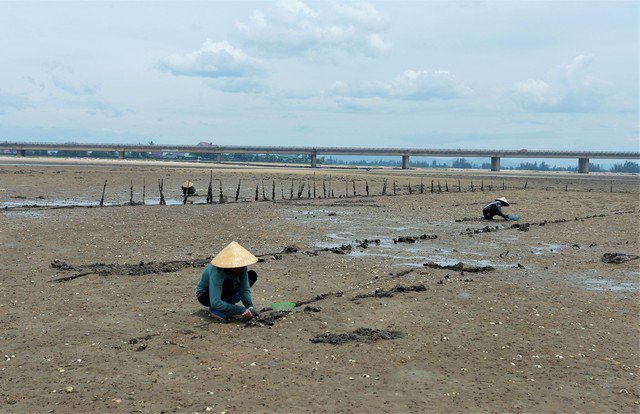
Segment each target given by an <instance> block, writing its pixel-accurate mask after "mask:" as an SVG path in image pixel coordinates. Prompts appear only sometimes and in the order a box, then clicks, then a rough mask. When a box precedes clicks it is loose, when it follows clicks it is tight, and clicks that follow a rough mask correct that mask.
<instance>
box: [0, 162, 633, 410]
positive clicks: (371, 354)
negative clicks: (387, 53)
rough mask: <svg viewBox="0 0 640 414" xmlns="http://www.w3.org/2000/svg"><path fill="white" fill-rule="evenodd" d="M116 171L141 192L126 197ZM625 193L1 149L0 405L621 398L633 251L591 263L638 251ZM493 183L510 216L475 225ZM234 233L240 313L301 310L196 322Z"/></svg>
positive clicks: (470, 406)
mask: <svg viewBox="0 0 640 414" xmlns="http://www.w3.org/2000/svg"><path fill="white" fill-rule="evenodd" d="M211 168H213V178H214V184H213V190H214V191H213V195H214V201H215V202H216V203H215V204H212V205H207V204H204V201H205V195H206V188H207V186H208V183H209V177H210V173H211ZM314 172H315V182H316V186H315V190H316V198H313V189H311V190H309V186H310V185H311V186H312V185H313V177H314V175H313V173H314ZM329 177H331V189H332V190H333V191H334V195H335V198H318V197H321V196H322V195H323V189H322V182H323V180H324V184H325V188H326V187H327V185H328V181H329ZM503 177H504V185H505V190H504V191H503V190H502V185H503ZM160 178H162V179H164V188H165V197H166V198H167V200H172V202H175V205H166V206H160V205H157V203H158V198H159V195H158V187H157V180H158V179H160ZM185 179H190V180H191V181H193V182H194V183H195V186H196V188H197V190H198V194H199V196H197V197H193V198H191V199H190V200H189V203H188V204H187V205H181V204H179V203H181V201H182V200H181V192H180V183H182V182H183V181H184V180H185ZM345 179H346V180H345ZM105 180H107V181H108V183H107V190H106V196H105V201H106V202H107V203H108V204H109V205H110V206H109V207H103V208H98V207H96V205H97V203H98V201H99V199H100V196H101V192H102V186H103V184H104V181H105ZM216 180H221V181H222V189H223V199H226V201H227V202H226V203H223V204H219V203H218V201H219V188H220V184H219V181H216ZM238 180H242V184H241V192H240V196H239V202H238V203H235V202H233V201H234V197H235V191H236V189H237V185H238ZM354 180H355V183H356V194H357V195H356V196H353V181H354ZM385 180H386V182H387V189H386V192H387V195H385V196H382V195H380V194H381V193H382V188H383V187H384V182H385ZM432 180H433V181H434V192H433V193H432V192H431V181H432ZM458 180H460V182H461V184H460V185H461V189H460V190H461V191H459V192H458V187H457V186H458ZM472 180H473V185H474V191H471V181H472ZM131 181H133V185H134V200H135V201H136V202H140V201H141V200H142V185H143V182H144V183H145V185H146V188H145V201H146V202H147V203H150V205H144V206H140V205H136V206H121V205H122V204H125V203H127V202H128V201H129V198H130V194H129V192H130V185H131ZM274 181H275V194H276V199H275V200H271V198H272V195H273V192H274V191H273V182H274ZM303 181H304V182H305V188H304V189H303V191H302V194H301V198H298V197H297V195H298V192H299V186H300V185H301V183H302V182H303ZM394 181H395V182H396V195H395V196H394V195H393V182H394ZM438 181H440V190H441V192H438V187H437V183H438ZM263 182H264V197H263ZM292 182H293V188H294V191H293V192H294V196H293V199H290V194H291V184H292ZM421 182H422V184H423V192H422V193H421V192H420V184H421ZM281 183H282V184H281ZM525 183H526V186H527V188H526V190H525V189H524V186H525ZM409 184H410V185H411V194H409V187H408V185H409ZM256 185H258V199H259V201H257V202H256V201H255V193H256ZM366 185H368V186H369V193H370V195H369V196H368V197H367V196H365V195H366ZM445 185H446V186H447V187H449V191H448V192H447V191H446V187H445ZM611 185H613V192H610V191H611ZM481 186H483V187H484V191H481V190H480V189H481ZM489 187H490V188H491V190H490V189H489ZM347 191H348V195H349V196H348V197H345V192H347ZM283 194H284V196H285V197H284V199H283V197H282V195H283ZM309 194H311V196H312V197H311V198H307V196H308V195H309ZM638 195H639V192H638V177H637V176H621V175H618V176H615V175H605V174H599V175H588V176H583V175H581V176H579V175H577V174H550V175H544V174H538V173H525V172H518V173H512V172H506V173H502V172H501V173H500V174H495V173H493V174H492V173H483V172H457V171H430V170H409V171H401V170H393V169H379V170H378V169H376V170H371V171H366V170H362V169H358V170H342V169H329V168H322V169H318V170H315V171H314V170H311V169H308V168H293V169H289V168H284V167H280V168H273V167H270V168H261V167H258V166H252V167H236V166H228V165H227V166H223V167H222V168H220V167H219V166H215V165H214V166H210V165H207V166H191V165H189V166H185V165H175V164H163V165H156V164H145V163H128V162H125V163H118V162H114V163H113V164H109V165H105V166H102V167H100V168H96V166H95V165H83V163H78V164H77V165H67V164H65V165H52V166H46V165H37V164H27V165H6V164H5V165H1V166H0V207H2V209H1V210H0V223H1V226H0V242H1V243H2V252H3V253H2V255H1V257H0V295H1V296H2V300H1V301H0V324H1V325H2V327H3V329H2V332H1V333H0V344H1V346H2V355H3V356H5V355H6V356H5V357H4V360H3V362H2V363H1V364H2V365H1V366H0V385H1V386H0V397H1V398H2V400H0V410H1V411H2V412H9V413H13V412H15V413H22V412H41V411H44V412H47V411H49V410H54V411H53V412H55V413H63V412H86V411H101V412H158V413H159V412H207V411H211V412H223V411H227V412H246V411H253V412H307V411H313V412H416V411H427V412H485V411H488V412H576V411H578V412H610V411H616V412H637V410H638V406H639V405H638V404H640V384H639V381H638V375H640V369H639V365H640V363H639V360H638V352H639V345H638V344H639V339H640V335H639V334H640V332H639V327H638V323H637V321H638V315H639V302H638V299H639V295H640V292H639V290H640V283H639V277H640V266H639V265H640V260H630V261H628V262H625V263H621V264H610V263H603V262H602V261H601V258H602V256H603V255H604V254H605V253H612V252H618V253H625V254H629V255H638V254H639V250H640V249H639V248H638V224H639V219H640V215H639V203H638V201H639V198H638ZM499 196H506V197H507V198H508V199H509V200H510V201H512V206H510V207H509V208H507V211H508V212H511V213H517V214H519V215H521V220H520V221H519V222H504V221H500V220H496V221H495V222H493V223H490V222H489V223H488V222H483V221H480V220H479V219H477V218H478V217H479V216H480V214H481V213H480V212H481V209H482V206H483V205H484V204H485V203H486V202H488V201H491V200H492V199H493V198H495V197H499ZM263 198H267V199H268V201H263ZM191 201H193V204H191V203H190V202H191ZM151 203H152V204H151ZM63 204H65V205H66V206H63ZM70 205H71V206H78V207H73V208H72V207H70ZM29 206H31V207H29ZM33 206H38V207H33ZM5 207H6V208H5ZM52 207H64V208H52ZM514 224H517V226H514ZM527 224H529V225H528V226H527ZM487 228H489V230H490V231H488V230H486V229H487ZM421 235H428V236H432V235H435V236H437V238H430V237H425V238H420V236H421ZM402 237H405V238H407V237H408V238H415V240H414V241H413V242H395V243H394V239H395V240H396V241H397V240H398V239H399V238H402ZM365 239H367V240H370V241H371V240H379V243H376V242H369V243H363V241H364V240H365ZM231 240H236V241H238V242H239V243H241V244H242V245H244V246H245V247H247V248H248V249H250V250H251V251H252V252H254V253H255V254H257V255H260V256H261V259H262V261H261V262H260V263H257V264H256V265H255V266H253V267H252V268H254V269H255V270H256V271H257V272H258V274H259V279H258V282H257V284H256V285H255V286H254V289H253V299H254V302H255V304H256V307H257V308H268V307H269V306H270V304H271V303H273V302H277V301H293V302H298V303H299V305H300V306H298V307H296V308H295V309H294V311H293V312H292V313H286V312H285V313H284V314H283V313H277V314H276V313H273V312H270V311H268V310H267V311H265V312H263V314H262V316H263V317H264V318H268V317H269V315H271V316H272V317H271V320H267V319H261V320H259V321H257V322H254V323H249V324H246V323H245V322H244V321H236V322H233V323H228V324H219V323H215V322H213V321H212V320H210V319H208V318H207V317H206V316H205V313H204V312H203V309H204V308H202V307H201V306H200V305H199V304H198V303H197V301H196V300H195V298H194V289H195V285H196V283H197V281H198V280H199V277H200V275H201V273H202V270H203V268H202V267H201V266H202V265H203V264H204V263H206V258H207V257H210V256H212V255H214V254H215V253H216V252H217V251H219V250H220V249H221V248H222V247H224V246H225V245H226V244H227V243H228V242H229V241H231ZM347 246H348V247H347ZM358 246H362V247H358ZM365 246H366V247H365ZM286 247H293V248H290V249H287V250H285V248H286ZM283 250H285V251H284V252H283ZM293 250H297V251H295V252H293ZM460 262H462V263H463V266H464V267H458V263H460ZM52 263H53V264H54V265H53V266H52ZM62 263H64V265H62ZM425 263H431V265H429V266H424V264H425ZM473 269H476V270H475V271H474V270H473ZM477 269H480V270H477ZM56 280H60V281H56ZM420 286H422V287H420ZM423 288H424V289H423ZM305 308H308V309H307V310H306V311H305ZM268 322H269V323H268ZM314 339H315V340H314ZM312 340H314V341H312ZM69 387H71V388H69Z"/></svg>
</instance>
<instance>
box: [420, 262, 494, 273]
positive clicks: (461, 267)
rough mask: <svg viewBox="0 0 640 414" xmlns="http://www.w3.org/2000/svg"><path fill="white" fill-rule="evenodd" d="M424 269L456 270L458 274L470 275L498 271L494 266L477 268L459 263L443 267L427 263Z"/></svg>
mask: <svg viewBox="0 0 640 414" xmlns="http://www.w3.org/2000/svg"><path fill="white" fill-rule="evenodd" d="M423 266H424V267H430V268H432V269H446V270H455V271H458V272H469V273H478V272H491V271H493V270H496V269H495V267H493V266H476V265H467V264H464V263H462V262H458V263H456V264H454V265H441V264H438V263H434V262H427V263H424V264H423Z"/></svg>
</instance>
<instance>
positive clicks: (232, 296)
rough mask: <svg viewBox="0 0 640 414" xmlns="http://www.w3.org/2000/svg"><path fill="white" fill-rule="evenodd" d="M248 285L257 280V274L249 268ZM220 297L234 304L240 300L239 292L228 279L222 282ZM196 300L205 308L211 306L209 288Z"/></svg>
mask: <svg viewBox="0 0 640 414" xmlns="http://www.w3.org/2000/svg"><path fill="white" fill-rule="evenodd" d="M248 273H249V287H251V286H253V284H254V283H256V280H258V274H257V273H256V271H255V270H249V272H248ZM220 299H221V300H222V301H224V302H227V303H231V304H235V303H238V302H239V301H240V292H238V291H237V290H235V289H234V288H233V285H232V284H231V282H230V281H229V280H225V281H224V282H223V283H222V294H221V295H220ZM198 302H200V303H201V304H202V305H203V306H206V307H207V308H209V307H211V301H210V300H209V289H207V290H205V291H204V292H203V293H202V295H200V296H198Z"/></svg>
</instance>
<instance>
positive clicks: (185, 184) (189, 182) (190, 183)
mask: <svg viewBox="0 0 640 414" xmlns="http://www.w3.org/2000/svg"><path fill="white" fill-rule="evenodd" d="M182 186H183V187H184V188H189V187H193V183H192V182H191V181H189V180H187V181H185V182H184V183H182Z"/></svg>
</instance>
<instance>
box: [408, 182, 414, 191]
mask: <svg viewBox="0 0 640 414" xmlns="http://www.w3.org/2000/svg"><path fill="white" fill-rule="evenodd" d="M409 194H413V190H412V189H411V181H409Z"/></svg>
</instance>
